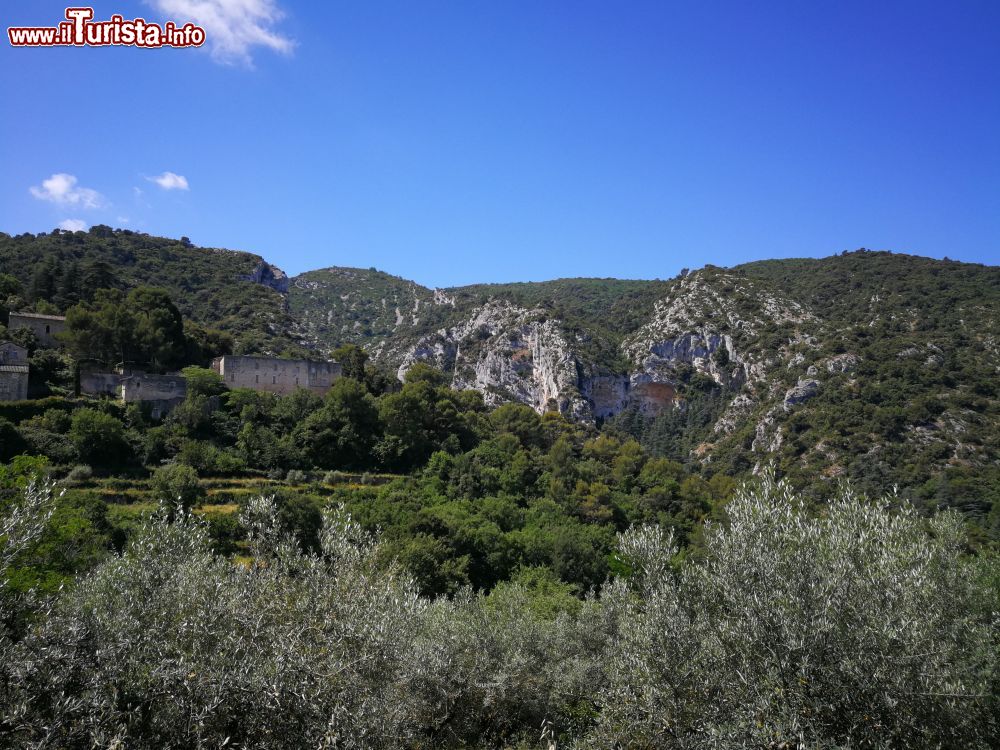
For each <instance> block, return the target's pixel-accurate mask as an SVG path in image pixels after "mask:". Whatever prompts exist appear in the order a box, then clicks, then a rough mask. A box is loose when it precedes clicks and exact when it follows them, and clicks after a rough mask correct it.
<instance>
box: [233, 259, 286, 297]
mask: <svg viewBox="0 0 1000 750" xmlns="http://www.w3.org/2000/svg"><path fill="white" fill-rule="evenodd" d="M240 280H242V281H252V282H253V283H254V284H260V285H261V286H266V287H268V288H270V289H274V290H275V291H276V292H280V293H281V294H287V293H288V276H287V275H286V274H285V272H284V271H282V270H281V269H280V268H278V267H277V266H272V265H271V264H270V263H268V262H267V261H264V260H262V261H260V262H259V263H258V264H257V265H256V266H255V267H254V269H253V271H251V272H250V273H249V274H247V275H246V276H241V277H240Z"/></svg>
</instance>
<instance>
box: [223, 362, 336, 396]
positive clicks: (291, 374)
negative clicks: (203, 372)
mask: <svg viewBox="0 0 1000 750" xmlns="http://www.w3.org/2000/svg"><path fill="white" fill-rule="evenodd" d="M212 369H213V370H215V371H216V372H217V373H219V375H220V376H222V380H223V381H224V382H225V384H226V385H227V386H228V387H229V388H251V389H253V390H255V391H267V392H269V393H279V394H289V393H293V392H294V391H295V389H296V388H306V389H308V390H310V391H313V392H315V393H318V394H320V395H322V394H325V393H326V392H327V391H328V390H329V389H330V386H331V385H332V384H333V381H334V380H336V379H337V378H339V377H340V376H341V374H342V372H341V366H340V364H339V363H338V362H313V361H310V360H307V359H279V358H277V357H240V356H233V355H229V354H227V355H226V356H224V357H218V358H216V359H215V360H213V361H212Z"/></svg>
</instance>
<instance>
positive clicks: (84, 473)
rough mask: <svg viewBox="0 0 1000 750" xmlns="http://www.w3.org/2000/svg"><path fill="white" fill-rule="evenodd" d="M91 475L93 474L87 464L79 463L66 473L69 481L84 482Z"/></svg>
mask: <svg viewBox="0 0 1000 750" xmlns="http://www.w3.org/2000/svg"><path fill="white" fill-rule="evenodd" d="M92 476H94V470H93V469H91V468H90V467H89V466H87V464H79V465H78V466H74V467H73V468H72V469H70V471H69V473H68V474H67V475H66V479H67V480H68V481H70V482H86V481H87V480H88V479H90V478H91V477H92Z"/></svg>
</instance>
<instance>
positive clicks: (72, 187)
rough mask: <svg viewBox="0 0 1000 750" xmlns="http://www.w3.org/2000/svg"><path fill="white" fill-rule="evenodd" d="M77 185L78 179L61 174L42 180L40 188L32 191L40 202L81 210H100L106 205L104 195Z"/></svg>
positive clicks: (34, 188) (37, 187) (36, 187)
mask: <svg viewBox="0 0 1000 750" xmlns="http://www.w3.org/2000/svg"><path fill="white" fill-rule="evenodd" d="M76 183H77V179H76V177H74V176H73V175H71V174H66V173H65V172H59V173H57V174H54V175H52V176H51V177H49V179H47V180H42V184H41V185H40V186H35V187H32V188H30V190H31V194H32V195H33V196H35V197H36V198H38V200H40V201H51V202H52V203H59V204H61V205H70V206H80V207H81V208H100V207H101V206H103V205H104V196H103V195H101V194H100V193H98V192H97V191H96V190H91V189H90V188H85V187H77V184H76Z"/></svg>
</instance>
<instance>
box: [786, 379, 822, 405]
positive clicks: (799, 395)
mask: <svg viewBox="0 0 1000 750" xmlns="http://www.w3.org/2000/svg"><path fill="white" fill-rule="evenodd" d="M818 393H819V381H818V380H800V381H799V382H798V383H797V384H796V385H794V386H793V387H791V388H789V389H788V391H786V392H785V398H784V400H783V402H782V406H783V407H784V409H785V411H791V410H792V407H793V406H795V405H796V404H801V403H802V402H803V401H808V400H809V399H811V398H812V397H813V396H815V395H816V394H818Z"/></svg>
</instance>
